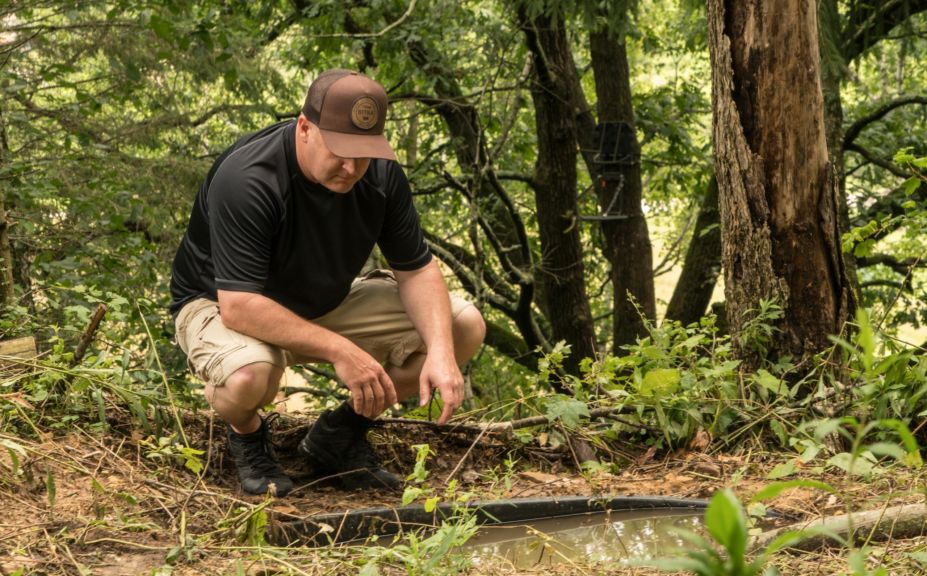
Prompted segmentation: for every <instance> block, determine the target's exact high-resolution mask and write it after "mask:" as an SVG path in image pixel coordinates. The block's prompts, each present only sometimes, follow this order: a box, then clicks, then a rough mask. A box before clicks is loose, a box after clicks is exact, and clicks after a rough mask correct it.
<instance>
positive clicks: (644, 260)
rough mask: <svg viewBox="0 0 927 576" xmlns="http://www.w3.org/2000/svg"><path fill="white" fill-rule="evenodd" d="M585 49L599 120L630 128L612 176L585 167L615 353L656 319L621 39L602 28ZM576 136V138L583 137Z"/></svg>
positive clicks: (596, 166)
mask: <svg viewBox="0 0 927 576" xmlns="http://www.w3.org/2000/svg"><path fill="white" fill-rule="evenodd" d="M590 53H591V57H592V71H593V75H594V76H595V90H596V99H597V108H598V110H597V112H598V117H599V122H600V123H602V122H624V123H626V124H627V125H628V126H630V128H631V131H630V135H629V136H630V140H631V142H632V146H631V148H632V156H631V158H629V159H628V160H629V161H628V162H622V163H620V164H617V165H616V166H614V169H615V173H616V174H617V175H618V178H602V177H601V175H602V173H603V169H606V168H608V167H606V166H603V165H601V164H598V163H595V164H593V167H594V168H593V170H591V171H592V172H593V174H594V175H599V178H598V182H597V183H596V192H597V194H598V197H599V205H600V207H601V209H602V211H603V217H604V218H605V219H604V220H602V234H603V236H604V237H605V248H606V250H607V252H608V253H607V258H608V261H609V263H610V264H611V269H612V270H611V280H612V288H613V294H614V296H613V310H614V316H613V318H612V322H613V325H612V345H613V347H614V350H615V351H616V353H617V351H618V350H619V349H620V347H621V346H623V345H625V344H633V343H634V342H635V340H636V339H637V338H638V337H640V336H643V335H644V334H645V333H646V326H645V322H644V318H643V317H642V315H643V316H644V317H646V318H649V319H651V320H653V319H654V318H655V317H656V297H655V295H654V288H653V248H652V246H651V244H650V231H649V230H648V229H647V219H646V218H645V217H644V212H643V209H642V205H641V204H642V203H641V200H642V189H641V188H642V187H641V166H640V146H639V144H638V142H637V136H636V133H635V131H634V108H633V105H632V103H631V80H630V72H629V68H628V53H627V48H626V45H625V43H624V42H621V41H619V40H618V39H616V38H614V37H610V36H609V32H608V30H602V31H599V32H593V33H592V34H591V35H590ZM580 139H581V140H580V141H581V142H582V141H583V137H582V136H580ZM587 141H588V140H587ZM583 147H584V148H587V149H588V148H589V146H588V145H587V146H583ZM594 180H595V176H594ZM632 299H633V301H632ZM635 301H636V303H637V306H638V307H639V308H640V311H638V309H637V308H635V306H634V304H633V302H635Z"/></svg>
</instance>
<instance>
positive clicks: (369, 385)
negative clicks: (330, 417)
mask: <svg viewBox="0 0 927 576" xmlns="http://www.w3.org/2000/svg"><path fill="white" fill-rule="evenodd" d="M218 295H219V310H220V314H221V316H220V317H221V318H222V323H223V324H225V326H226V327H227V328H230V329H232V330H235V331H236V332H241V333H242V334H247V335H248V336H251V337H252V338H257V339H258V340H261V341H263V342H267V343H270V344H274V345H276V346H279V347H281V348H284V349H286V350H289V351H291V352H293V353H294V354H296V355H298V356H304V357H307V358H312V359H315V360H319V361H323V362H330V363H331V364H332V365H333V366H334V368H335V373H336V374H337V375H338V377H339V378H340V379H341V381H342V382H344V384H345V386H347V387H348V389H349V390H350V391H351V398H352V400H353V404H354V411H355V412H357V413H358V414H362V415H364V416H367V417H368V418H375V417H376V416H377V415H379V414H380V413H381V412H383V411H384V410H385V409H386V408H387V407H388V406H391V405H393V404H395V403H396V389H395V387H394V386H393V382H392V380H390V377H389V376H388V375H387V374H386V371H385V370H383V367H382V366H380V364H379V362H377V361H376V360H375V359H374V358H373V357H372V356H370V355H369V354H367V353H366V352H364V351H363V350H361V349H360V348H359V347H357V346H356V345H355V344H354V343H352V342H351V341H350V340H348V339H347V338H345V337H343V336H341V335H339V334H336V333H334V332H332V331H331V330H327V329H325V328H323V327H321V326H318V325H317V324H314V323H312V322H310V321H308V320H306V319H304V318H302V317H300V316H299V315H297V314H295V313H294V312H292V311H291V310H289V309H287V308H286V307H284V306H281V305H280V304H278V303H277V302H275V301H274V300H271V299H270V298H268V297H266V296H263V295H261V294H255V293H253V292H236V291H229V290H219V291H218Z"/></svg>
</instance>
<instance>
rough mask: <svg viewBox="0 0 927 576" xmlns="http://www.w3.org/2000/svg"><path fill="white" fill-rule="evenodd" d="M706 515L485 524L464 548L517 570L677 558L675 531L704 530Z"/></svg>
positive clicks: (680, 544)
mask: <svg viewBox="0 0 927 576" xmlns="http://www.w3.org/2000/svg"><path fill="white" fill-rule="evenodd" d="M702 526H703V524H702V513H700V512H693V511H688V510H686V511H678V510H676V511H672V510H647V511H630V512H629V511H617V512H604V513H597V514H582V515H578V516H567V517H560V518H550V519H547V520H536V521H532V522H531V523H530V526H525V525H506V526H485V527H483V528H482V529H481V530H480V531H479V532H478V533H477V535H476V536H474V537H473V538H471V539H470V541H469V542H467V545H466V546H465V547H464V548H465V550H469V551H470V552H472V553H473V558H474V560H473V562H474V565H475V566H477V567H478V566H480V564H485V563H487V562H489V561H492V562H493V563H495V562H498V561H500V559H501V560H502V561H504V562H506V563H510V564H511V565H512V566H514V567H515V568H518V569H526V568H531V567H535V566H546V565H551V564H563V563H566V564H570V563H572V562H577V561H578V562H580V563H582V564H588V563H590V562H609V563H612V562H618V561H621V560H627V559H648V558H653V557H656V556H666V555H672V554H678V553H680V552H681V551H682V550H684V549H685V548H686V542H685V540H683V539H682V538H680V537H679V536H678V535H677V534H676V533H675V531H676V530H678V529H680V528H683V529H686V530H691V531H694V532H702V531H703V530H702Z"/></svg>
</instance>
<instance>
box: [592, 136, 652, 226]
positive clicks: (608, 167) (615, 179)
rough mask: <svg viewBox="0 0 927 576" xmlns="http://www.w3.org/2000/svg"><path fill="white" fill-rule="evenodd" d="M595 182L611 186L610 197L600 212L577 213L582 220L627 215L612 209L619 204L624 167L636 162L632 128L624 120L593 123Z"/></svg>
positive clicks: (637, 158)
mask: <svg viewBox="0 0 927 576" xmlns="http://www.w3.org/2000/svg"><path fill="white" fill-rule="evenodd" d="M594 134H595V136H594V138H595V141H596V143H597V144H598V146H597V148H596V149H595V156H594V157H593V161H594V162H595V166H596V171H597V172H598V173H597V174H596V175H595V179H596V185H597V186H598V187H599V188H600V189H601V190H608V189H611V194H612V197H611V200H610V201H609V202H608V206H607V207H606V208H605V210H604V211H603V213H602V214H600V215H596V216H581V217H580V218H581V219H582V220H627V219H628V215H627V214H624V213H622V212H621V210H620V209H619V210H615V207H616V206H620V203H619V202H618V200H619V198H621V191H622V189H623V188H624V179H625V171H626V169H627V167H628V166H634V165H636V164H639V163H640V154H638V153H637V146H636V142H635V135H634V128H633V127H632V126H631V125H630V124H628V123H627V122H599V123H598V124H596V126H595V133H594Z"/></svg>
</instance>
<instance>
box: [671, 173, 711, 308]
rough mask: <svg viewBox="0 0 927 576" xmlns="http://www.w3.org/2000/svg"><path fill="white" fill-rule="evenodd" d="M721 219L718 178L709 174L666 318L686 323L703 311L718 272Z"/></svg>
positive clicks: (706, 305)
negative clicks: (709, 179) (708, 180)
mask: <svg viewBox="0 0 927 576" xmlns="http://www.w3.org/2000/svg"><path fill="white" fill-rule="evenodd" d="M720 223H721V215H720V213H719V212H718V180H717V179H716V178H715V177H714V176H713V175H712V177H711V181H710V182H709V183H708V189H707V190H706V191H705V194H704V195H703V196H702V203H701V205H700V206H699V211H698V218H697V219H696V220H695V230H694V231H693V232H692V240H691V241H690V242H689V249H688V250H687V251H686V259H685V262H684V263H683V266H682V274H681V275H680V276H679V281H678V282H676V287H675V288H674V289H673V296H672V298H671V299H670V302H669V305H668V306H667V307H666V318H667V319H668V320H678V321H679V322H681V323H682V324H683V325H684V326H685V325H688V324H691V323H693V322H697V321H698V319H699V318H701V317H702V316H704V315H705V310H706V309H707V308H708V303H709V302H711V294H712V293H713V292H714V289H715V285H716V284H717V283H718V276H719V275H720V274H721V226H720Z"/></svg>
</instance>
